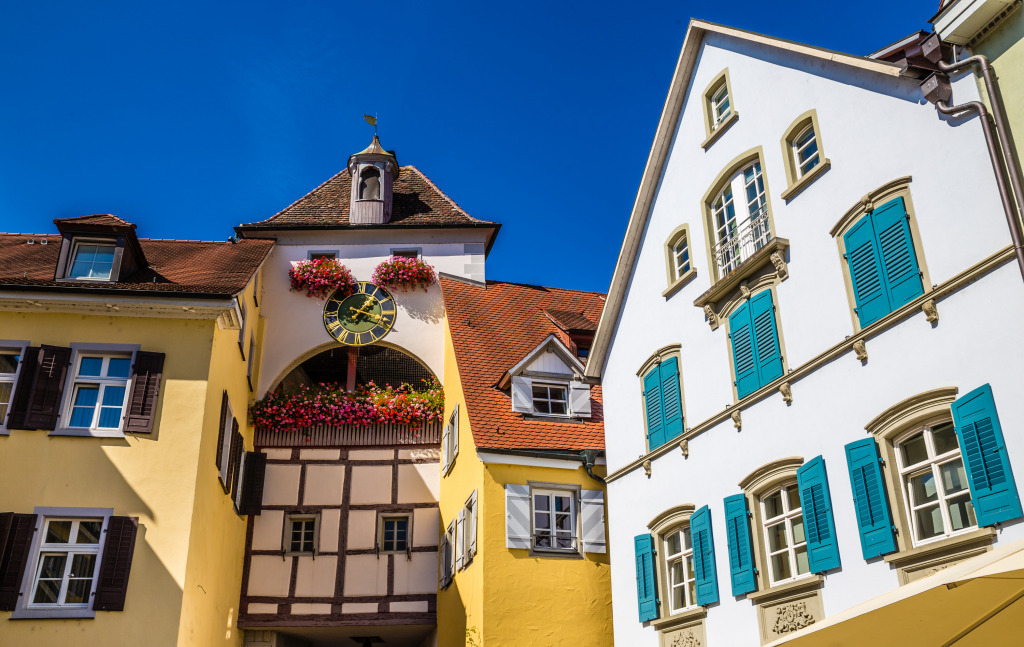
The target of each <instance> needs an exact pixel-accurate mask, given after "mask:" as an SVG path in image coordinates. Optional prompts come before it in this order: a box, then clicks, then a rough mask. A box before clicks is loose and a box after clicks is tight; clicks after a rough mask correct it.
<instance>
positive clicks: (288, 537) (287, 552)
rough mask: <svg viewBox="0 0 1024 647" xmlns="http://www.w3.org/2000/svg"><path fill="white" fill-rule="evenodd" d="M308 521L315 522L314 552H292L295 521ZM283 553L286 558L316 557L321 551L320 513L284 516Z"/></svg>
mask: <svg viewBox="0 0 1024 647" xmlns="http://www.w3.org/2000/svg"><path fill="white" fill-rule="evenodd" d="M307 519H312V520H313V550H312V551H298V552H294V551H292V522H293V521H304V520H307ZM281 530H282V533H281V552H282V553H283V555H284V556H285V557H291V556H293V555H313V556H314V557H315V556H316V554H317V553H318V552H319V549H320V513H319V512H286V513H285V514H284V523H283V524H282V527H281Z"/></svg>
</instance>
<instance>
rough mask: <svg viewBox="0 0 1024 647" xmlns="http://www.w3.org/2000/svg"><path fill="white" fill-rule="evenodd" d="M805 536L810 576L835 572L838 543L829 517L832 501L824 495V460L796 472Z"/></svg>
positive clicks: (825, 483)
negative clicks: (831, 570)
mask: <svg viewBox="0 0 1024 647" xmlns="http://www.w3.org/2000/svg"><path fill="white" fill-rule="evenodd" d="M796 482H797V488H798V489H799V490H800V507H801V508H803V517H804V532H805V534H806V536H807V559H808V562H809V563H810V567H811V572H812V573H824V572H825V571H827V570H830V569H833V568H839V566H840V563H839V543H838V542H837V541H836V523H835V519H833V517H832V497H831V496H830V495H829V491H828V474H827V473H826V472H825V459H823V458H822V457H821V456H816V457H814V458H812V459H811V460H809V461H808V462H806V463H804V464H803V465H802V466H801V467H800V469H798V470H797V471H796Z"/></svg>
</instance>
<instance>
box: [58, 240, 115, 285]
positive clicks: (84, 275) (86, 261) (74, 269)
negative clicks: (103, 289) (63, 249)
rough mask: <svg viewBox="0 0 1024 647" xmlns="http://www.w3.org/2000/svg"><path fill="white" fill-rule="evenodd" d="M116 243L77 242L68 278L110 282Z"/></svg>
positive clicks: (72, 252) (72, 254)
mask: <svg viewBox="0 0 1024 647" xmlns="http://www.w3.org/2000/svg"><path fill="white" fill-rule="evenodd" d="M116 247H117V246H116V245H115V244H114V243H103V242H97V241H93V240H76V241H75V243H74V245H73V247H72V249H71V264H70V265H69V266H68V272H67V278H69V279H79V280H85V281H109V280H110V273H111V270H112V269H113V267H114V250H115V249H116Z"/></svg>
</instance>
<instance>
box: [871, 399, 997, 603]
mask: <svg viewBox="0 0 1024 647" xmlns="http://www.w3.org/2000/svg"><path fill="white" fill-rule="evenodd" d="M958 391H959V388H958V387H955V386H947V387H940V388H936V389H931V390H930V391H925V392H923V393H918V394H916V395H912V396H910V397H908V398H906V399H904V400H902V401H900V402H898V403H896V404H894V405H893V406H891V407H889V408H888V409H886V410H885V411H883V412H882V413H880V414H879V415H877V416H876V417H875V418H874V419H872V420H871V421H870V422H868V424H867V425H865V427H864V429H865V430H866V431H867V432H868V433H869V434H871V435H872V436H874V437H875V441H876V443H877V444H878V453H879V455H880V456H881V457H882V464H883V469H882V476H883V480H884V481H885V489H886V495H887V497H888V499H889V506H890V511H891V513H892V522H893V525H895V526H896V529H897V531H896V547H897V550H896V552H895V553H890V554H888V555H884V556H883V557H882V558H881V559H882V560H883V561H885V562H886V563H888V564H891V565H892V566H894V567H895V568H896V572H897V577H898V578H899V583H900V586H902V585H904V584H908V583H909V582H912V581H914V580H916V579H919V578H920V577H923V576H924V575H928V574H931V573H932V572H934V571H936V570H939V569H941V568H945V567H946V566H949V565H952V564H953V563H956V562H958V561H961V560H963V559H966V558H968V557H973V556H975V555H978V554H981V553H983V552H986V551H988V550H990V549H991V548H992V543H993V542H994V541H995V535H996V531H995V530H994V529H993V528H985V527H978V528H976V529H974V530H972V531H970V532H966V533H961V534H959V535H954V536H952V537H946V538H945V539H939V540H936V541H931V542H928V543H925V544H923V545H921V546H914V542H913V540H912V534H913V531H912V525H911V522H910V516H909V514H908V511H907V505H906V499H905V498H904V496H903V485H902V483H901V482H900V475H899V473H898V470H897V469H896V465H898V463H897V460H896V450H895V446H894V441H895V440H897V439H898V438H900V437H901V436H904V435H905V434H906V433H907V432H909V431H911V430H913V429H914V428H916V427H919V426H921V425H924V424H927V423H930V422H939V421H942V420H952V413H951V411H950V406H951V405H952V404H953V401H954V400H956V394H957V393H958Z"/></svg>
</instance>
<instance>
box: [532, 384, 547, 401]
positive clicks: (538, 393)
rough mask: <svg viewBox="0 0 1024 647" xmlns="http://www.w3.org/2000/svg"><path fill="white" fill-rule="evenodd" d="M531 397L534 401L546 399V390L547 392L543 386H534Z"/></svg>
mask: <svg viewBox="0 0 1024 647" xmlns="http://www.w3.org/2000/svg"><path fill="white" fill-rule="evenodd" d="M533 397H534V399H538V398H541V399H546V398H547V397H548V390H547V388H545V387H543V386H535V387H533Z"/></svg>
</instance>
